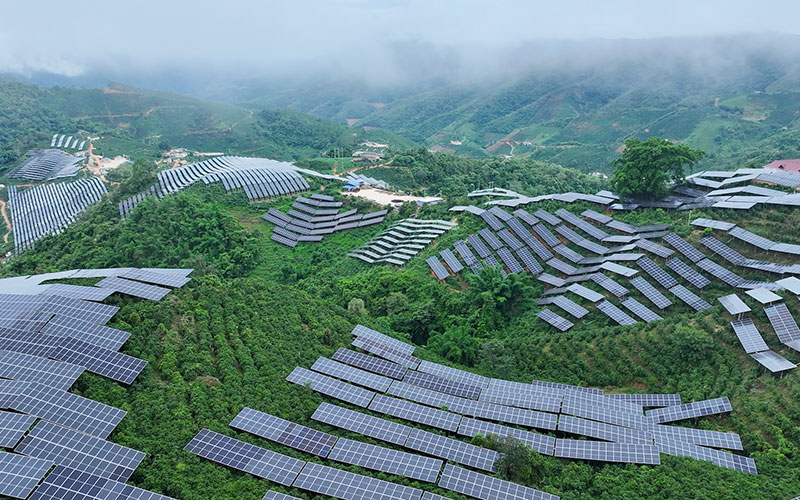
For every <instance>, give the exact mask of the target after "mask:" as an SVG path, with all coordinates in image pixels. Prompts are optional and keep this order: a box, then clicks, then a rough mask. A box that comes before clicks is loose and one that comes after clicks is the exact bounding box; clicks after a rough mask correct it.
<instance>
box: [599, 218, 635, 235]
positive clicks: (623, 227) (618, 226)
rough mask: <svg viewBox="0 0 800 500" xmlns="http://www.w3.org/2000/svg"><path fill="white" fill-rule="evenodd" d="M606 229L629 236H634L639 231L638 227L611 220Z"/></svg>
mask: <svg viewBox="0 0 800 500" xmlns="http://www.w3.org/2000/svg"><path fill="white" fill-rule="evenodd" d="M606 227H610V228H611V229H615V230H617V231H619V232H622V233H627V234H634V233H635V232H636V230H637V229H638V228H637V227H636V226H634V225H631V224H628V223H627V222H622V221H618V220H611V221H610V222H608V223H607V224H606Z"/></svg>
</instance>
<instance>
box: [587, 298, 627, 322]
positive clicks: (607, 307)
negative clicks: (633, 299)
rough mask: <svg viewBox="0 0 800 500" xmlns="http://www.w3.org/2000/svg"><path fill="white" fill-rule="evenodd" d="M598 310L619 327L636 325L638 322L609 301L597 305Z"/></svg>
mask: <svg viewBox="0 0 800 500" xmlns="http://www.w3.org/2000/svg"><path fill="white" fill-rule="evenodd" d="M596 306H597V308H598V309H599V310H600V311H601V312H602V313H603V314H605V315H606V316H608V317H609V318H611V319H612V320H614V322H616V323H617V324H618V325H635V324H636V320H635V319H633V318H631V317H630V316H628V315H627V314H626V313H625V312H624V311H623V310H622V309H620V308H619V307H617V306H615V305H614V304H612V303H611V302H609V301H607V300H602V301H600V302H598V303H597V304H596Z"/></svg>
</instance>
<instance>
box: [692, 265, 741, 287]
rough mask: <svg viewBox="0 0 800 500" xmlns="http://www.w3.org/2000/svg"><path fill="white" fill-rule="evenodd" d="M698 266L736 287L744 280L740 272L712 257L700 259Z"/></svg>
mask: <svg viewBox="0 0 800 500" xmlns="http://www.w3.org/2000/svg"><path fill="white" fill-rule="evenodd" d="M697 267H699V268H700V269H702V270H703V271H706V272H707V273H709V274H711V275H712V276H714V277H715V278H718V279H720V280H722V281H724V282H725V283H727V284H728V285H730V286H734V287H735V286H738V285H740V284H741V283H742V282H743V281H744V278H742V277H741V276H739V275H738V274H736V273H734V272H733V271H730V270H728V269H726V268H724V267H722V266H720V265H719V264H717V263H716V262H714V261H713V260H710V259H703V260H700V261H698V262H697Z"/></svg>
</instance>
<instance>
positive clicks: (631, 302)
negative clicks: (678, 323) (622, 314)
mask: <svg viewBox="0 0 800 500" xmlns="http://www.w3.org/2000/svg"><path fill="white" fill-rule="evenodd" d="M620 304H622V305H623V306H625V307H626V308H627V309H628V310H629V311H630V312H632V313H633V314H635V315H636V316H638V317H639V318H641V319H642V321H645V322H647V323H650V322H651V321H659V320H661V319H662V318H661V316H659V315H658V314H656V313H654V312H653V311H651V310H650V309H648V308H647V307H646V306H645V305H644V304H642V303H641V302H639V301H638V300H636V299H634V298H633V297H628V298H627V299H625V300H623V301H622V302H620Z"/></svg>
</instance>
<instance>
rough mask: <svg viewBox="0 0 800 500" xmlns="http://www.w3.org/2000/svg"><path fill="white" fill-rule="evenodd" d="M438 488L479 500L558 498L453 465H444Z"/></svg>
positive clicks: (550, 499) (548, 499)
mask: <svg viewBox="0 0 800 500" xmlns="http://www.w3.org/2000/svg"><path fill="white" fill-rule="evenodd" d="M439 487H441V488H444V489H446V490H450V491H455V492H456V493H462V494H464V495H467V496H470V497H473V498H479V499H481V500H500V499H503V500H558V498H559V497H557V496H556V495H551V494H550V493H545V492H543V491H539V490H535V489H533V488H529V487H527V486H521V485H519V484H516V483H512V482H510V481H505V480H503V479H497V478H495V477H491V476H487V475H485V474H481V473H479V472H473V471H470V470H467V469H463V468H461V467H456V466H455V465H449V464H448V465H446V466H445V468H444V474H442V478H441V479H440V480H439Z"/></svg>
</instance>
